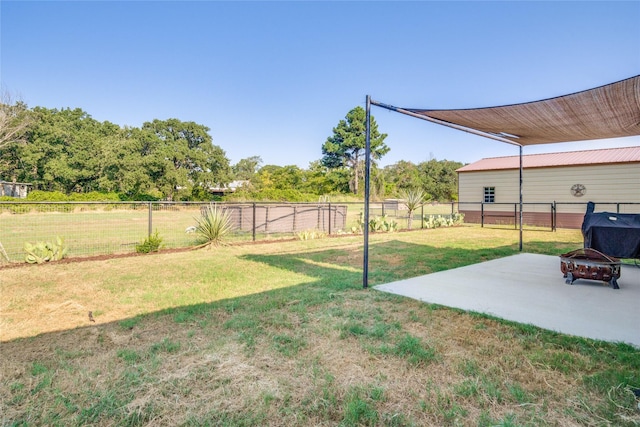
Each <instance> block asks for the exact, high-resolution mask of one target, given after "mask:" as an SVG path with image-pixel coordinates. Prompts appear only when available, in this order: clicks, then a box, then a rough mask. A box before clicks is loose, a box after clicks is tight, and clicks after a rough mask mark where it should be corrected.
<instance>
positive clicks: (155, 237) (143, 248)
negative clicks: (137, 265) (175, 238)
mask: <svg viewBox="0 0 640 427" xmlns="http://www.w3.org/2000/svg"><path fill="white" fill-rule="evenodd" d="M161 248H162V237H160V235H159V234H158V230H156V232H155V233H153V234H152V235H150V236H149V237H147V238H146V239H144V240H143V241H142V242H140V243H139V244H137V245H136V252H137V253H139V254H148V253H150V252H158V251H159V250H160V249H161Z"/></svg>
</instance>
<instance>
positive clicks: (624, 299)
mask: <svg viewBox="0 0 640 427" xmlns="http://www.w3.org/2000/svg"><path fill="white" fill-rule="evenodd" d="M618 285H619V286H620V289H612V287H611V286H607V285H606V284H605V283H604V282H597V281H592V280H582V279H578V280H576V281H575V282H574V283H573V285H567V284H565V279H564V278H563V277H562V273H561V272H560V257H558V256H549V255H539V254H526V253H523V254H518V255H513V256H510V257H506V258H500V259H496V260H492V261H487V262H483V263H479V264H474V265H469V266H466V267H460V268H456V269H453V270H447V271H441V272H437V273H432V274H428V275H426V276H420V277H414V278H412V279H406V280H401V281H397V282H392V283H387V284H383V285H379V286H375V289H377V290H379V291H384V292H389V293H393V294H397V295H403V296H406V297H409V298H414V299H417V300H420V301H424V302H428V303H434V304H439V305H443V306H447V307H453V308H459V309H462V310H467V311H474V312H479V313H485V314H490V315H492V316H496V317H499V318H502V319H506V320H512V321H516V322H520V323H525V324H532V325H535V326H539V327H542V328H545V329H549V330H553V331H557V332H561V333H564V334H569V335H575V336H580V337H585V338H593V339H598V340H604V341H610V342H625V343H628V344H632V345H634V346H636V347H639V348H640V268H637V267H636V266H633V265H623V266H622V269H621V273H620V278H619V279H618Z"/></svg>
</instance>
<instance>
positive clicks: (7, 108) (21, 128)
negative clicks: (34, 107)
mask: <svg viewBox="0 0 640 427" xmlns="http://www.w3.org/2000/svg"><path fill="white" fill-rule="evenodd" d="M30 123H31V116H30V114H29V110H28V109H27V105H26V104H25V103H24V102H22V101H14V100H13V97H12V96H11V94H10V93H9V92H8V91H6V90H4V89H2V92H1V93H0V149H2V148H3V147H7V146H8V145H9V144H11V143H16V142H25V141H26V131H27V129H28V127H29V124H30Z"/></svg>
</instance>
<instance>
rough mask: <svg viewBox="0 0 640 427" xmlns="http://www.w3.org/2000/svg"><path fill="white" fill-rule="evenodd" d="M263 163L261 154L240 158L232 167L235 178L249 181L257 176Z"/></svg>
mask: <svg viewBox="0 0 640 427" xmlns="http://www.w3.org/2000/svg"><path fill="white" fill-rule="evenodd" d="M261 164H262V158H260V156H251V157H247V158H246V159H240V161H239V162H238V163H236V164H235V165H233V166H232V167H231V170H232V172H233V178H234V179H236V180H240V181H248V180H250V179H251V178H253V177H254V176H255V174H256V173H257V172H258V169H260V165H261Z"/></svg>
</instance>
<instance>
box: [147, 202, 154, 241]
mask: <svg viewBox="0 0 640 427" xmlns="http://www.w3.org/2000/svg"><path fill="white" fill-rule="evenodd" d="M152 211H153V207H152V205H151V202H149V221H148V228H149V229H148V230H147V231H148V233H149V237H151V234H153V221H152V215H151V212H152Z"/></svg>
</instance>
